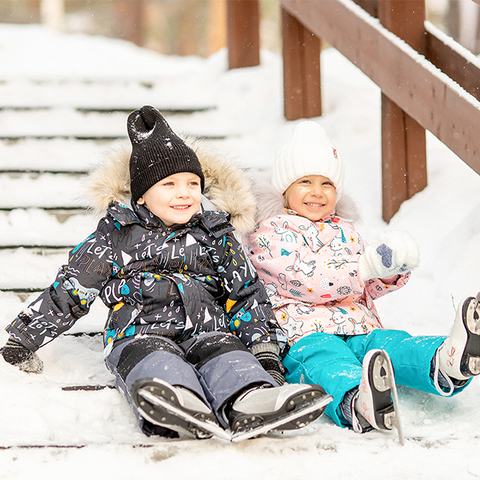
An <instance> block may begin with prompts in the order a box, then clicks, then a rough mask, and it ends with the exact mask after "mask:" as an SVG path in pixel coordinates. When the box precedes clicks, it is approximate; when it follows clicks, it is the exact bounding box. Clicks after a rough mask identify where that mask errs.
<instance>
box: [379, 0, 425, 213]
mask: <svg viewBox="0 0 480 480" xmlns="http://www.w3.org/2000/svg"><path fill="white" fill-rule="evenodd" d="M378 17H379V19H380V22H381V23H382V25H384V26H385V27H386V28H387V29H388V30H390V31H391V32H392V33H394V34H395V35H397V36H398V37H400V38H402V39H403V40H405V41H406V42H407V43H408V44H409V45H410V46H411V47H412V48H414V49H415V50H417V51H418V52H419V53H422V54H424V53H425V27H424V22H425V3H424V0H378ZM426 157H427V154H426V139H425V130H424V129H423V128H422V127H421V126H420V125H419V124H418V123H417V122H416V121H415V120H414V119H413V118H412V117H410V116H409V115H407V114H406V113H405V112H404V111H403V110H401V109H400V108H399V107H398V106H397V105H396V104H395V103H394V102H392V101H391V100H390V99H388V98H387V97H386V96H385V95H383V94H382V184H383V219H384V220H385V221H386V222H389V221H390V220H391V219H392V217H393V216H394V215H395V213H396V212H397V211H398V209H399V208H400V205H401V204H402V202H404V201H405V200H407V199H409V198H411V197H412V196H413V195H415V193H418V192H420V191H421V190H423V189H424V188H425V187H426V186H427V160H426Z"/></svg>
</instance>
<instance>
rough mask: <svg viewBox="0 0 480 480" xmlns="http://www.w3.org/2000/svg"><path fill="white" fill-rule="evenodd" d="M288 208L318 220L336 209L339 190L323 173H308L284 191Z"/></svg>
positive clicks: (313, 220) (310, 218) (312, 219)
mask: <svg viewBox="0 0 480 480" xmlns="http://www.w3.org/2000/svg"><path fill="white" fill-rule="evenodd" d="M284 196H285V200H286V204H287V208H289V209H291V210H295V212H297V214H298V215H300V216H302V217H306V218H308V219H309V220H311V221H312V222H318V221H319V220H320V219H322V218H324V217H327V216H328V215H330V214H331V213H332V212H333V211H334V210H335V203H336V201H337V191H336V189H335V186H334V185H333V183H332V181H331V180H330V179H328V178H327V177H324V176H323V175H307V176H305V177H302V178H299V179H298V180H296V181H295V182H293V183H292V184H291V185H290V186H289V187H288V188H287V190H286V191H285V193H284Z"/></svg>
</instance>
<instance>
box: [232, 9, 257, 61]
mask: <svg viewBox="0 0 480 480" xmlns="http://www.w3.org/2000/svg"><path fill="white" fill-rule="evenodd" d="M227 45H228V65H229V68H230V69H232V68H242V67H254V66H256V65H259V64H260V8H259V4H258V0H227Z"/></svg>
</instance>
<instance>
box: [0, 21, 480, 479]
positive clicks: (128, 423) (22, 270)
mask: <svg viewBox="0 0 480 480" xmlns="http://www.w3.org/2000/svg"><path fill="white" fill-rule="evenodd" d="M261 60H262V62H261V65H260V66H259V67H255V68H247V69H239V70H230V71H229V70H228V69H227V54H226V52H225V51H221V52H219V53H217V54H215V55H213V56H212V57H210V58H208V59H202V58H197V57H186V58H179V57H166V56H162V55H159V54H155V53H153V52H150V51H146V50H142V49H140V48H138V47H135V46H134V45H132V44H129V43H126V42H124V41H121V40H112V39H105V38H100V37H89V36H83V35H65V34H60V33H57V32H53V31H49V30H47V29H45V28H42V27H39V26H13V25H0V64H1V65H2V73H1V78H0V91H2V90H3V91H4V92H8V95H7V96H5V95H4V94H2V102H4V105H7V106H8V105H9V106H11V107H13V106H15V105H16V104H17V105H18V103H15V102H13V100H11V98H16V99H23V102H22V103H23V104H25V105H27V104H29V105H32V104H33V105H34V106H41V105H46V104H52V102H51V99H52V98H53V99H56V100H55V102H53V105H54V106H55V108H54V109H53V110H46V109H43V110H33V111H29V110H23V111H16V110H9V109H6V110H0V136H2V137H5V136H7V137H8V136H9V135H11V136H14V135H21V134H22V133H23V134H24V133H25V132H26V131H27V132H28V133H29V135H32V136H33V135H50V134H51V133H52V132H54V131H55V130H56V131H57V132H63V133H64V134H65V135H66V136H75V135H77V136H81V135H86V134H91V133H92V132H93V133H95V132H96V133H105V134H107V133H108V134H111V135H113V134H114V135H115V136H125V135H126V130H125V121H126V116H127V114H126V113H121V112H115V113H113V114H108V115H107V114H98V115H97V116H96V115H94V114H88V115H85V114H83V113H79V110H78V107H84V106H85V105H88V106H89V107H98V108H106V107H111V106H112V105H114V106H118V105H122V106H125V108H127V107H128V108H131V109H134V108H138V107H140V106H141V104H143V103H146V104H154V105H155V106H157V107H159V108H160V109H162V108H165V109H168V108H173V107H178V106H179V105H180V106H184V107H192V108H194V107H196V108H204V107H208V108H207V109H205V108H204V109H203V110H202V111H198V112H195V113H192V114H190V115H173V114H170V115H167V119H168V120H169V122H170V123H171V125H172V127H173V128H174V129H175V130H177V131H179V132H186V133H189V134H198V135H206V136H208V137H210V138H212V139H213V140H212V143H213V144H214V145H215V146H216V147H217V148H218V149H219V150H220V151H221V152H224V153H225V154H226V155H228V156H230V157H231V158H236V159H237V160H238V162H239V163H240V164H241V165H242V166H244V167H246V168H251V169H254V170H255V171H262V172H268V171H269V170H270V168H271V165H272V161H273V158H274V156H275V153H276V152H277V150H278V149H279V148H280V147H281V146H282V145H283V144H284V142H285V141H286V140H287V139H288V138H289V137H290V135H291V134H292V133H293V129H294V127H295V125H296V123H297V122H286V121H285V119H284V117H283V104H282V102H283V92H282V66H281V59H280V58H279V57H278V56H277V55H276V54H273V53H271V52H267V51H263V52H262V55H261ZM102 82H103V84H104V85H107V86H108V95H107V94H106V93H105V92H106V89H105V88H104V87H101V88H99V89H98V90H96V89H94V88H93V86H92V85H94V84H96V83H100V84H101V83H102ZM145 84H150V85H151V87H150V88H143V87H142V85H145ZM322 85H323V90H322V95H323V104H324V115H323V116H322V117H319V118H318V119H316V121H318V123H319V124H321V125H322V127H323V128H324V129H325V130H326V132H327V134H328V135H329V137H330V139H331V141H332V143H333V144H334V145H335V146H336V148H337V149H338V150H339V152H340V153H341V155H342V157H343V159H344V161H345V163H346V182H345V186H344V192H345V193H347V194H349V195H350V196H351V197H352V198H353V199H355V201H356V202H357V205H358V207H359V210H360V213H361V215H362V220H361V222H359V223H358V224H357V228H358V229H359V231H360V232H361V234H362V236H363V237H364V238H365V239H366V240H367V241H372V240H373V239H374V237H375V236H376V235H377V234H379V233H380V232H382V231H383V230H384V229H387V228H388V229H398V230H407V231H409V232H410V233H411V234H412V235H413V236H414V238H416V240H417V242H418V243H419V246H420V250H421V257H422V261H421V265H420V267H419V268H418V269H417V270H416V271H415V272H414V274H413V277H412V280H411V281H410V283H409V284H408V285H407V286H406V287H405V288H403V289H402V290H400V291H398V292H395V293H393V294H392V295H390V296H387V297H385V298H382V299H380V300H378V301H377V302H376V304H377V307H378V309H379V312H380V315H381V317H382V320H383V323H384V326H385V327H386V328H399V329H403V330H407V331H409V332H410V333H412V334H414V335H424V334H425V335H446V334H448V331H449V329H450V327H451V324H452V321H453V317H454V311H455V309H454V305H458V304H459V303H460V302H461V301H462V300H463V298H465V297H466V296H469V295H475V294H476V293H477V291H478V290H480V281H479V276H478V271H477V268H478V266H479V265H480V250H479V248H478V245H479V244H480V177H479V176H478V175H477V174H476V173H474V172H473V171H472V170H471V169H470V168H469V167H468V166H466V165H465V164H464V163H463V162H462V161H460V160H459V159H458V158H457V157H456V156H455V155H454V154H453V153H452V152H451V151H449V150H448V149H447V148H445V147H444V146H443V145H442V144H441V143H440V142H439V141H438V140H437V139H436V138H435V137H433V136H432V135H430V134H429V135H428V140H427V146H428V177H429V185H428V187H427V188H426V189H425V190H424V191H423V192H421V193H419V194H417V195H416V196H415V197H413V198H412V199H410V200H409V201H407V202H405V203H404V204H403V205H402V207H401V209H400V211H399V212H398V213H397V215H395V217H394V218H393V220H392V221H391V222H390V224H389V225H386V224H385V223H384V222H383V221H382V219H381V157H380V148H381V147H380V92H379V90H378V88H377V87H376V86H375V85H373V84H372V82H370V80H368V78H366V77H365V76H364V75H363V74H362V73H361V72H360V71H359V70H358V69H356V68H355V67H354V66H352V65H351V64H350V63H348V62H347V61H346V60H345V59H344V58H343V57H342V56H341V55H340V54H338V53H337V52H336V51H334V50H327V51H325V52H324V53H323V54H322ZM40 86H41V87H42V88H40ZM30 89H32V90H30ZM31 92H37V93H36V94H35V95H34V94H32V93H31ZM130 93H131V96H130ZM42 95H43V97H42ZM10 96H11V97H10ZM9 98H10V99H9ZM7 102H9V103H8V104H7ZM99 116H101V119H99ZM109 146H111V142H108V141H105V142H103V143H101V142H95V141H90V140H89V141H87V140H85V141H75V140H73V139H72V138H71V137H70V138H65V139H44V140H38V141H36V140H33V139H31V138H30V139H27V140H26V141H18V142H13V141H0V168H2V169H10V170H15V169H17V170H21V169H23V168H25V169H29V170H30V169H31V170H38V171H68V170H78V171H83V170H85V169H88V168H89V165H91V164H93V163H95V162H96V161H98V158H100V156H101V154H102V151H103V149H104V148H106V147H109ZM20 177H22V178H21V179H20V180H18V174H9V175H6V174H2V175H1V177H0V178H1V184H0V199H1V202H2V205H4V206H5V205H17V206H18V205H21V206H23V207H25V208H21V209H14V210H12V211H10V212H5V211H4V212H0V244H1V245H6V246H12V247H13V248H12V249H4V250H0V262H1V264H2V273H1V277H0V305H1V309H0V323H1V325H2V326H6V325H7V324H8V323H9V322H10V321H11V320H12V319H13V318H14V317H15V315H16V314H17V313H18V312H19V311H20V309H21V308H22V307H24V306H26V305H27V304H28V303H29V302H31V301H33V300H34V299H35V294H31V295H21V296H19V295H17V294H15V293H12V292H7V291H1V289H2V288H3V289H5V288H6V287H7V286H15V287H19V288H20V287H25V286H32V287H36V288H40V287H43V286H46V285H48V284H49V283H50V282H51V281H52V280H53V278H52V277H53V276H54V275H55V272H56V269H57V268H58V267H59V266H60V264H61V263H62V262H63V261H64V259H66V250H67V249H66V248H65V250H58V251H54V252H53V253H52V254H49V255H38V253H37V251H36V250H34V249H33V250H32V249H28V248H14V247H15V246H18V245H26V244H27V245H47V244H50V245H52V244H53V245H58V246H65V247H68V246H71V245H74V244H75V243H78V242H79V241H80V240H82V239H83V238H84V236H86V235H87V234H88V233H90V231H91V230H92V229H93V228H94V225H95V222H94V219H91V218H90V217H89V216H85V215H81V214H78V215H76V216H74V217H71V218H70V219H68V220H65V219H64V218H61V215H60V214H58V213H57V214H55V213H51V212H45V211H43V210H41V209H39V207H43V206H47V204H51V202H52V201H53V199H55V196H57V197H58V198H62V199H65V201H67V200H68V202H70V203H72V204H73V203H74V202H76V201H77V200H76V199H77V198H78V197H79V195H80V194H81V191H82V187H81V181H80V177H78V179H76V180H72V179H70V180H69V182H68V183H67V180H66V179H65V182H63V180H62V179H61V178H60V180H59V181H55V179H54V178H52V175H51V174H49V175H47V174H45V175H38V176H37V177H35V176H33V177H32V176H30V175H27V177H28V178H24V177H25V175H24V174H23V175H20ZM34 177H35V178H34ZM54 182H55V183H54ZM57 184H58V185H57ZM60 184H62V185H60ZM60 188H61V189H62V190H61V193H59V192H60V190H57V189H60ZM52 191H53V192H52ZM22 193H23V195H22ZM52 193H53V195H52ZM26 229H28V231H26ZM105 313H106V312H105V308H104V307H103V305H101V304H99V303H96V304H94V307H93V309H92V312H91V313H90V314H89V315H88V316H87V317H86V318H84V319H82V320H81V321H79V322H78V325H76V326H74V327H73V329H72V330H71V332H81V331H87V332H95V331H99V330H101V328H102V326H103V321H104V318H105ZM6 339H7V334H6V333H5V332H4V331H3V330H2V331H0V344H3V343H4V342H5V341H6ZM101 350H102V349H101V342H100V338H99V337H98V336H92V337H85V336H83V337H76V336H71V335H70V336H68V335H65V336H63V337H61V338H59V339H57V340H56V341H54V342H52V343H51V344H49V345H47V346H46V347H44V348H42V349H41V350H40V352H39V354H40V356H41V358H42V359H43V361H44V362H45V370H44V373H43V374H41V375H38V376H33V375H27V374H25V373H22V372H20V371H18V370H16V369H15V368H13V367H11V366H9V365H7V364H5V363H4V362H3V361H2V362H0V375H1V380H0V385H1V392H2V394H1V395H0V410H1V412H2V417H1V428H0V463H1V469H0V478H2V479H8V480H11V479H27V478H28V479H30V478H32V475H33V476H35V477H37V476H39V477H40V478H50V479H63V478H69V479H72V480H74V479H80V478H81V479H83V478H90V479H97V478H98V479H100V478H105V477H106V476H108V477H109V478H118V479H133V478H138V477H140V476H141V477H142V478H152V477H151V476H153V475H155V476H156V478H157V477H158V478H168V479H177V478H178V479H193V478H195V479H197V480H204V479H205V480H207V479H208V480H214V479H222V480H229V479H231V480H236V479H245V478H252V477H253V478H263V479H265V480H268V479H272V480H280V479H304V478H307V477H310V476H321V477H322V478H323V477H326V478H342V479H344V478H345V479H346V478H355V479H363V478H365V479H367V478H368V479H372V480H373V479H385V478H388V479H396V478H398V479H400V478H402V479H403V478H419V479H420V478H422V479H425V478H435V479H446V478H452V477H454V478H462V479H463V478H478V477H479V476H480V467H479V466H478V458H477V457H478V451H479V448H480V436H479V433H478V432H479V431H480V415H479V414H480V407H479V402H478V398H479V394H480V381H479V379H478V378H476V379H474V380H473V382H472V384H471V386H470V387H469V388H468V389H466V391H465V392H463V393H462V394H461V395H459V396H457V397H455V398H447V399H445V398H440V397H436V396H433V395H428V394H424V393H422V392H418V391H413V390H410V389H407V388H404V387H400V388H399V400H400V407H401V414H402V420H403V427H404V434H405V437H406V442H405V446H403V447H402V446H400V445H399V443H398V440H397V439H396V436H395V434H394V433H391V434H385V433H382V432H371V433H368V434H365V435H357V434H355V433H354V432H352V431H349V430H346V429H341V428H339V427H337V426H335V425H334V424H333V423H332V422H331V421H330V420H329V419H328V418H327V417H325V416H324V417H322V418H321V419H319V420H317V421H316V422H314V423H313V424H312V425H310V426H308V427H307V428H305V429H304V430H301V431H298V432H296V433H288V434H284V435H276V436H272V437H263V438H258V439H254V440H251V441H247V442H243V443H241V444H228V443H226V442H223V441H217V440H204V441H193V440H181V441H179V440H163V439H152V438H150V439H149V438H147V437H145V436H143V435H142V434H141V433H140V431H139V429H138V428H137V426H136V423H135V421H134V418H133V415H132V414H131V412H130V410H129V408H128V406H127V404H126V402H125V401H124V399H123V398H122V397H121V396H120V395H119V394H118V393H117V391H116V390H113V389H111V388H105V389H103V390H99V391H86V392H75V391H72V392H65V391H62V390H61V387H62V386H68V385H79V384H88V385H99V384H102V385H110V384H111V383H112V376H111V375H110V374H109V373H108V371H107V370H106V368H105V367H104V365H103V362H102V351H101ZM26 446H31V447H33V448H24V447H26ZM39 446H47V447H48V448H36V447H39ZM7 447H10V448H7ZM67 447H71V448H67ZM74 447H78V448H74ZM149 475H151V476H150V477H149Z"/></svg>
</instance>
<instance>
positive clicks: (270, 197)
mask: <svg viewBox="0 0 480 480" xmlns="http://www.w3.org/2000/svg"><path fill="white" fill-rule="evenodd" d="M251 184H252V192H253V195H254V198H255V203H256V205H257V210H256V214H255V223H258V222H260V221H262V220H265V219H266V218H269V217H273V216H275V215H283V214H284V213H285V208H284V198H283V195H281V194H280V193H278V191H277V190H276V189H275V188H274V187H273V185H272V183H271V182H270V181H269V180H268V179H267V178H264V177H258V176H257V177H255V178H253V177H252V178H251ZM335 212H336V214H337V215H338V216H339V217H341V218H343V219H344V220H347V221H348V222H352V223H355V222H358V221H359V220H360V215H359V213H358V209H357V206H356V205H355V202H354V201H353V200H352V198H351V197H350V196H348V195H345V193H343V194H342V196H341V197H340V200H339V201H338V202H337V204H336V206H335Z"/></svg>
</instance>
